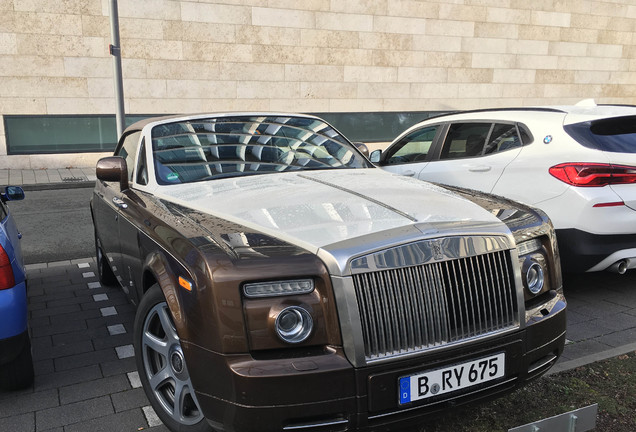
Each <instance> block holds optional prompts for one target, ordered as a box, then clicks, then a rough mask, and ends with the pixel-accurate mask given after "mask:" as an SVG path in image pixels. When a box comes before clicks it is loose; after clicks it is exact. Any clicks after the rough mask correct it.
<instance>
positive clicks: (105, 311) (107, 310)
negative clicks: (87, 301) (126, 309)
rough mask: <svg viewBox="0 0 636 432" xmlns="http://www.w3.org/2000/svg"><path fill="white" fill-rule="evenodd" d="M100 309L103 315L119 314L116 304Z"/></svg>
mask: <svg viewBox="0 0 636 432" xmlns="http://www.w3.org/2000/svg"><path fill="white" fill-rule="evenodd" d="M99 311H100V312H101V313H102V316H103V317H107V316H113V315H117V309H115V306H109V307H105V308H101V309H100V310H99Z"/></svg>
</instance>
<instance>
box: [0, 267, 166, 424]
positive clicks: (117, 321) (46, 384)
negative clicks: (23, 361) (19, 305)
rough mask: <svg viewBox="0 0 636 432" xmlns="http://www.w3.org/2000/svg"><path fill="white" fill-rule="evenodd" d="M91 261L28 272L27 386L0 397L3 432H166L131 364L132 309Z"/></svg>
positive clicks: (29, 270) (132, 358)
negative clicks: (30, 377)
mask: <svg viewBox="0 0 636 432" xmlns="http://www.w3.org/2000/svg"><path fill="white" fill-rule="evenodd" d="M96 273H97V270H96V268H95V260H94V258H88V259H81V260H74V261H63V262H58V263H49V264H32V265H28V266H27V274H28V277H29V286H28V295H29V312H30V316H29V326H30V328H31V342H32V347H33V359H34V366H35V383H34V385H33V387H32V388H30V389H27V390H23V391H17V392H2V391H0V431H11V432H23V431H24V432H27V431H28V432H39V431H50V432H80V431H83V432H84V431H91V432H94V431H104V432H118V431H131V432H133V431H139V430H150V431H167V430H168V429H167V428H165V426H163V424H161V422H160V421H159V419H158V418H157V417H156V414H155V413H154V411H153V410H152V408H151V407H150V404H149V402H148V399H147V398H146V395H145V393H144V392H143V389H142V388H141V383H140V381H139V375H138V373H137V368H136V365H135V359H134V357H133V356H134V350H133V346H132V330H133V319H134V307H133V306H132V305H131V304H130V303H129V302H128V300H127V298H126V297H125V295H124V293H123V292H122V291H121V290H120V289H117V288H105V287H102V286H101V285H100V283H99V282H98V279H97V276H96Z"/></svg>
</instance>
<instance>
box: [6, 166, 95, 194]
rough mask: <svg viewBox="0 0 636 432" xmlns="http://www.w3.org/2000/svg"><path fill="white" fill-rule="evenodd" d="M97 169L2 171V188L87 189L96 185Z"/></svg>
mask: <svg viewBox="0 0 636 432" xmlns="http://www.w3.org/2000/svg"><path fill="white" fill-rule="evenodd" d="M95 180H96V177H95V167H84V168H65V169H39V170H33V169H27V170H19V169H0V186H5V185H6V186H8V185H11V186H22V187H23V188H24V189H26V190H37V189H54V188H55V189H57V188H73V187H87V186H90V185H93V184H94V183H95Z"/></svg>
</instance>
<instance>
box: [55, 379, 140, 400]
mask: <svg viewBox="0 0 636 432" xmlns="http://www.w3.org/2000/svg"><path fill="white" fill-rule="evenodd" d="M128 389H130V383H129V382H128V377H127V376H126V375H113V376H111V377H107V378H101V379H98V380H94V381H87V382H82V383H78V384H73V385H70V386H66V387H62V388H60V389H59V392H60V404H62V405H66V404H70V403H73V402H79V401H83V400H86V399H92V398H95V397H98V396H105V395H109V394H111V393H119V392H123V391H125V390H128Z"/></svg>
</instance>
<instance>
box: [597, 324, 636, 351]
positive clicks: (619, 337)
mask: <svg viewBox="0 0 636 432" xmlns="http://www.w3.org/2000/svg"><path fill="white" fill-rule="evenodd" d="M596 340H597V341H598V342H601V343H603V344H606V345H609V346H611V347H614V348H617V347H620V346H623V345H625V344H626V343H628V342H632V341H636V328H629V329H625V330H620V331H616V332H614V333H611V334H608V335H605V336H601V337H599V338H597V339H596Z"/></svg>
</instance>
